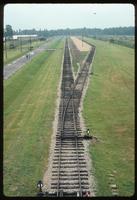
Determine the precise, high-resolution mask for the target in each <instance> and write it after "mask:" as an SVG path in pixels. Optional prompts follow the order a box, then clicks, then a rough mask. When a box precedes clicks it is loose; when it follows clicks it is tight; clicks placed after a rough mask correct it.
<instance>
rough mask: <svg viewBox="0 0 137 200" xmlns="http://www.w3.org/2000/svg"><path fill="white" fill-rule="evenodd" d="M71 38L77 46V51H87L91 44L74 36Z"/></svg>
mask: <svg viewBox="0 0 137 200" xmlns="http://www.w3.org/2000/svg"><path fill="white" fill-rule="evenodd" d="M71 39H72V40H73V42H74V44H75V45H76V47H77V48H78V50H79V51H89V50H90V48H91V46H90V45H88V44H87V43H85V42H82V40H80V39H78V38H76V37H71Z"/></svg>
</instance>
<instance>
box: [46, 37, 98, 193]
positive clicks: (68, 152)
mask: <svg viewBox="0 0 137 200" xmlns="http://www.w3.org/2000/svg"><path fill="white" fill-rule="evenodd" d="M94 51H95V49H94V48H93V47H92V49H91V51H90V52H89V54H88V56H87V59H86V62H85V64H84V65H83V66H82V67H81V70H80V73H79V74H78V76H77V79H76V80H75V81H74V78H73V72H72V66H71V59H70V50H69V45H68V39H66V42H65V50H64V61H63V73H62V85H61V101H60V105H59V116H58V129H57V134H56V143H55V147H54V154H53V160H52V175H51V183H50V192H51V193H52V194H55V196H84V194H85V192H86V193H87V192H88V193H90V184H89V174H88V169H87V163H86V158H85V146H84V143H83V139H82V137H80V136H81V134H82V130H81V127H80V119H79V114H78V113H79V105H80V99H81V96H82V91H83V88H84V84H85V81H86V78H87V75H88V73H89V66H90V63H91V62H92V58H93V55H94Z"/></svg>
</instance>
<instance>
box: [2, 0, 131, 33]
mask: <svg viewBox="0 0 137 200" xmlns="http://www.w3.org/2000/svg"><path fill="white" fill-rule="evenodd" d="M7 24H10V25H11V26H12V28H13V30H19V29H33V28H35V29H36V30H39V29H47V30H52V29H65V28H83V27H86V28H102V29H103V28H109V27H120V26H121V27H123V26H134V25H135V8H134V6H133V5H132V4H124V3H123V4H7V5H5V7H4V27H5V25H7Z"/></svg>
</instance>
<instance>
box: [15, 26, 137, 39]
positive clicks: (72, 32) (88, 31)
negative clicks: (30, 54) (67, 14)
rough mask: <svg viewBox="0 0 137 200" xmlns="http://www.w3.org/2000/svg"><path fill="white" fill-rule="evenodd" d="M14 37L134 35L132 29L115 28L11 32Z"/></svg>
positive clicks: (133, 29)
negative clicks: (34, 35) (35, 35)
mask: <svg viewBox="0 0 137 200" xmlns="http://www.w3.org/2000/svg"><path fill="white" fill-rule="evenodd" d="M13 34H14V35H29V34H30V35H33V34H37V35H38V36H39V37H52V36H56V35H83V36H90V35H93V36H99V35H129V36H133V35H134V34H135V28H134V27H131V26H130V27H116V28H104V29H100V28H76V29H69V28H67V29H58V30H47V29H44V30H41V29H40V30H36V29H25V30H20V29H19V30H16V31H14V30H13Z"/></svg>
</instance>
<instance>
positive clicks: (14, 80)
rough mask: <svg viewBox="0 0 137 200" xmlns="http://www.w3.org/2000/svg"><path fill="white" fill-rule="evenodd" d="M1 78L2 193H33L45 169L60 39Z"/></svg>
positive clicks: (59, 59)
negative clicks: (2, 97)
mask: <svg viewBox="0 0 137 200" xmlns="http://www.w3.org/2000/svg"><path fill="white" fill-rule="evenodd" d="M50 47H51V48H57V49H56V50H54V51H44V52H42V53H40V54H39V55H37V56H36V57H34V58H33V59H32V60H31V61H30V62H29V63H28V64H26V65H24V67H23V68H21V70H18V71H17V72H16V73H15V74H14V75H13V76H11V78H9V79H8V80H5V81H4V135H3V137H4V138H3V139H4V146H3V150H4V172H3V175H4V195H5V196H36V192H37V187H36V184H37V181H38V180H39V179H42V177H43V174H44V172H45V170H46V167H47V163H48V157H49V145H50V142H51V135H52V123H53V120H54V112H55V102H56V98H57V88H58V84H59V79H60V74H61V63H62V55H63V48H64V39H58V40H56V39H55V42H54V43H52V45H51V46H50Z"/></svg>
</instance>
